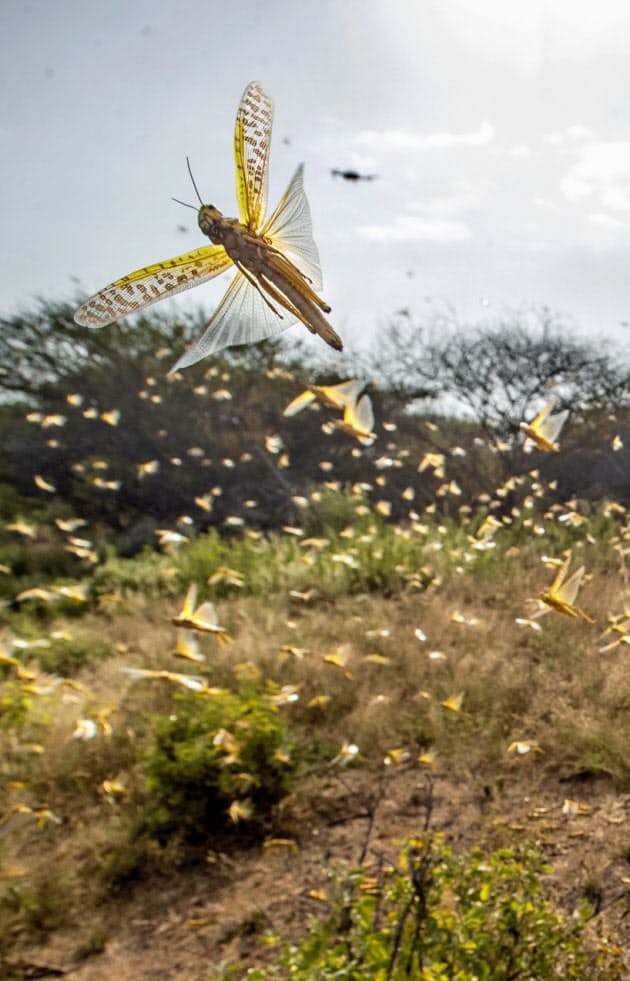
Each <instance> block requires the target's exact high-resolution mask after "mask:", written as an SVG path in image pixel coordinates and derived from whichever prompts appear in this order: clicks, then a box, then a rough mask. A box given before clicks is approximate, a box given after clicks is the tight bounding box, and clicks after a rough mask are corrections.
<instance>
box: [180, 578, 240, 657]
mask: <svg viewBox="0 0 630 981" xmlns="http://www.w3.org/2000/svg"><path fill="white" fill-rule="evenodd" d="M196 605H197V585H196V583H194V582H193V583H191V584H190V586H189V587H188V592H187V593H186V597H185V599H184V605H183V607H182V609H181V611H180V612H179V613H178V614H177V616H174V617H173V618H172V623H173V624H174V626H176V627H180V628H185V629H186V630H197V631H199V633H203V634H215V636H216V637H217V639H218V640H219V641H220V643H222V644H229V643H231V641H232V638H231V637H230V635H229V634H228V632H227V630H226V629H225V627H221V626H219V622H218V620H219V618H218V617H217V612H216V610H215V608H214V604H213V603H210V602H209V601H207V602H205V603H202V604H201V606H198V607H197V608H196V609H195V607H196ZM178 653H181V652H180V651H179V645H178Z"/></svg>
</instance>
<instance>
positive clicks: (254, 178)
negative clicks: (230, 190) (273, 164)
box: [234, 82, 273, 232]
mask: <svg viewBox="0 0 630 981" xmlns="http://www.w3.org/2000/svg"><path fill="white" fill-rule="evenodd" d="M272 123H273V100H272V98H271V96H270V95H269V94H268V93H267V92H265V90H264V88H263V87H262V85H261V84H260V82H250V83H249V85H248V86H247V88H246V89H245V91H244V92H243V95H242V97H241V102H240V105H239V107H238V111H237V113H236V127H235V130H234V162H235V164H236V197H237V199H238V209H239V214H240V216H241V222H242V223H243V225H247V227H248V228H250V229H251V230H252V231H254V232H257V231H259V229H260V227H261V226H262V223H263V222H264V220H265V213H266V211H267V184H268V181H269V147H270V144H271V125H272Z"/></svg>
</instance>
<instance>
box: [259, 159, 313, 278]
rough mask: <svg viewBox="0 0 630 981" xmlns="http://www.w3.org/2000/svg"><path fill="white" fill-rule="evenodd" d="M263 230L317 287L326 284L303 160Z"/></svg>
mask: <svg viewBox="0 0 630 981" xmlns="http://www.w3.org/2000/svg"><path fill="white" fill-rule="evenodd" d="M262 234H263V235H264V236H265V237H266V238H270V239H271V241H272V244H273V245H274V247H275V248H276V249H278V250H279V251H280V252H282V253H283V254H284V255H286V257H287V259H290V260H291V262H292V263H293V265H294V266H297V268H298V269H299V270H300V272H301V273H303V274H304V275H305V276H306V277H307V278H308V279H310V281H311V283H312V286H313V289H315V290H320V289H321V288H322V271H321V269H320V265H319V252H318V251H317V246H316V245H315V242H314V241H313V226H312V223H311V209H310V208H309V206H308V201H307V198H306V194H305V193H304V165H303V164H300V166H299V167H298V169H297V170H296V172H295V174H294V175H293V177H292V178H291V181H290V183H289V186H288V187H287V189H286V191H285V192H284V194H283V196H282V197H281V199H280V201H279V202H278V205H277V207H276V209H275V211H274V213H273V214H272V215H271V217H270V219H269V221H268V222H267V223H266V224H265V227H264V228H263V229H262Z"/></svg>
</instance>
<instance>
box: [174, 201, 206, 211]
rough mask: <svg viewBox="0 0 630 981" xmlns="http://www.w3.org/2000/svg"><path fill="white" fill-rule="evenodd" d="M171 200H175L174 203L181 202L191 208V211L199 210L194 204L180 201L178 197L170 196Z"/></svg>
mask: <svg viewBox="0 0 630 981" xmlns="http://www.w3.org/2000/svg"><path fill="white" fill-rule="evenodd" d="M171 201H175V203H176V204H183V206H184V207H185V208H192V210H193V211H198V210H199V209H198V208H197V206H196V205H195V204H186V202H185V201H180V200H179V198H171Z"/></svg>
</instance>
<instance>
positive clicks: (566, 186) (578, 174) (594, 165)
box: [560, 140, 630, 211]
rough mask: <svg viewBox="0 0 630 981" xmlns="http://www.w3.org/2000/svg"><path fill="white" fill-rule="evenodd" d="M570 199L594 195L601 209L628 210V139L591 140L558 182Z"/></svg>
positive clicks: (629, 186) (629, 148) (629, 180)
mask: <svg viewBox="0 0 630 981" xmlns="http://www.w3.org/2000/svg"><path fill="white" fill-rule="evenodd" d="M560 187H561V190H562V193H563V194H564V196H565V197H566V198H567V200H569V201H579V200H581V199H583V198H593V199H594V200H595V201H597V203H598V204H600V205H601V207H602V208H603V209H606V210H612V211H630V143H628V142H626V141H622V140H618V141H616V142H614V143H592V144H591V145H590V146H586V147H584V148H583V149H582V151H581V154H580V159H579V160H578V161H577V163H575V164H574V165H573V166H572V167H571V169H570V170H569V172H568V173H567V174H566V175H565V177H564V178H563V179H562V181H561V182H560Z"/></svg>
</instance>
